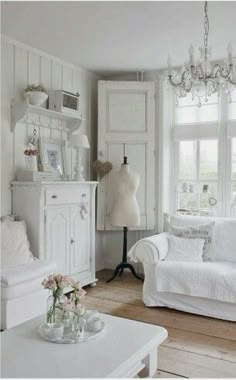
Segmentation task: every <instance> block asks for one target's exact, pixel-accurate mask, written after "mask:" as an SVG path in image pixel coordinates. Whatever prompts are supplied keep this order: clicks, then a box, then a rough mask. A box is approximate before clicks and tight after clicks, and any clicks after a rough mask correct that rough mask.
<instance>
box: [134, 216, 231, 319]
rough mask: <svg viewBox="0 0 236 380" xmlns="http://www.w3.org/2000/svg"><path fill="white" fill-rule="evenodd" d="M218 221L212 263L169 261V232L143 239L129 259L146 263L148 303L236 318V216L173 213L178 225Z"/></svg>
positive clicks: (173, 220)
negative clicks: (199, 215) (200, 215)
mask: <svg viewBox="0 0 236 380" xmlns="http://www.w3.org/2000/svg"><path fill="white" fill-rule="evenodd" d="M210 221H214V222H215V241H214V255H213V257H214V259H213V261H212V262H202V263H201V262H200V263H196V262H184V263H183V262H177V261H175V262H173V261H172V262H170V261H165V257H166V255H167V253H168V236H169V234H168V233H161V234H158V235H154V236H152V237H150V238H145V239H142V240H140V241H139V242H138V243H136V244H135V246H134V247H132V249H131V250H130V251H129V254H128V256H129V258H130V259H131V261H134V262H141V263H142V264H143V266H144V273H145V281H144V286H143V301H144V303H145V305H146V306H161V307H169V308H173V309H177V310H182V311H185V312H189V313H195V314H200V315H206V316H209V317H214V318H220V319H225V320H229V321H236V219H232V218H210V217H198V216H172V217H171V223H172V224H173V225H175V226H179V227H182V226H196V225H203V224H207V223H209V222H210Z"/></svg>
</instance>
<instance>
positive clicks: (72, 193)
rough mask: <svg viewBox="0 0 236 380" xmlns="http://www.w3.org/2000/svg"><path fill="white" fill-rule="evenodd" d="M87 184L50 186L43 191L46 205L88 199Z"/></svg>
mask: <svg viewBox="0 0 236 380" xmlns="http://www.w3.org/2000/svg"><path fill="white" fill-rule="evenodd" d="M89 196H90V191H89V186H86V185H85V186H83V185H82V186H81V187H80V188H76V189H72V188H63V189H59V188H50V189H46V191H45V203H46V205H58V204H68V203H77V204H78V203H80V202H84V201H89Z"/></svg>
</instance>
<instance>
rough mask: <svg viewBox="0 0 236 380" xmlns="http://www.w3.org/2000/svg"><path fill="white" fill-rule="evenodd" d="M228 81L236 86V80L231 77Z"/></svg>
mask: <svg viewBox="0 0 236 380" xmlns="http://www.w3.org/2000/svg"><path fill="white" fill-rule="evenodd" d="M228 82H229V83H231V84H233V85H234V86H236V81H234V80H232V79H229V80H228Z"/></svg>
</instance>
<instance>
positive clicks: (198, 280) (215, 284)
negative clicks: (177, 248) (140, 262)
mask: <svg viewBox="0 0 236 380" xmlns="http://www.w3.org/2000/svg"><path fill="white" fill-rule="evenodd" d="M155 278H156V290H157V291H158V292H170V293H178V294H185V295H189V296H195V297H203V298H210V299H215V300H219V301H224V302H236V264H235V263H229V262H202V263H197V262H195V263H191V262H179V261H178V262H176V261H160V262H159V263H158V264H157V265H156V276H155Z"/></svg>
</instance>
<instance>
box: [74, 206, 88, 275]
mask: <svg viewBox="0 0 236 380" xmlns="http://www.w3.org/2000/svg"><path fill="white" fill-rule="evenodd" d="M89 223H90V219H89V218H86V219H83V218H82V217H81V207H79V206H76V207H73V208H71V240H70V243H71V253H70V273H71V274H72V275H73V274H76V273H81V272H85V271H89V269H90V254H89V252H90V244H91V243H90V234H89V232H90V226H89Z"/></svg>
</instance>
